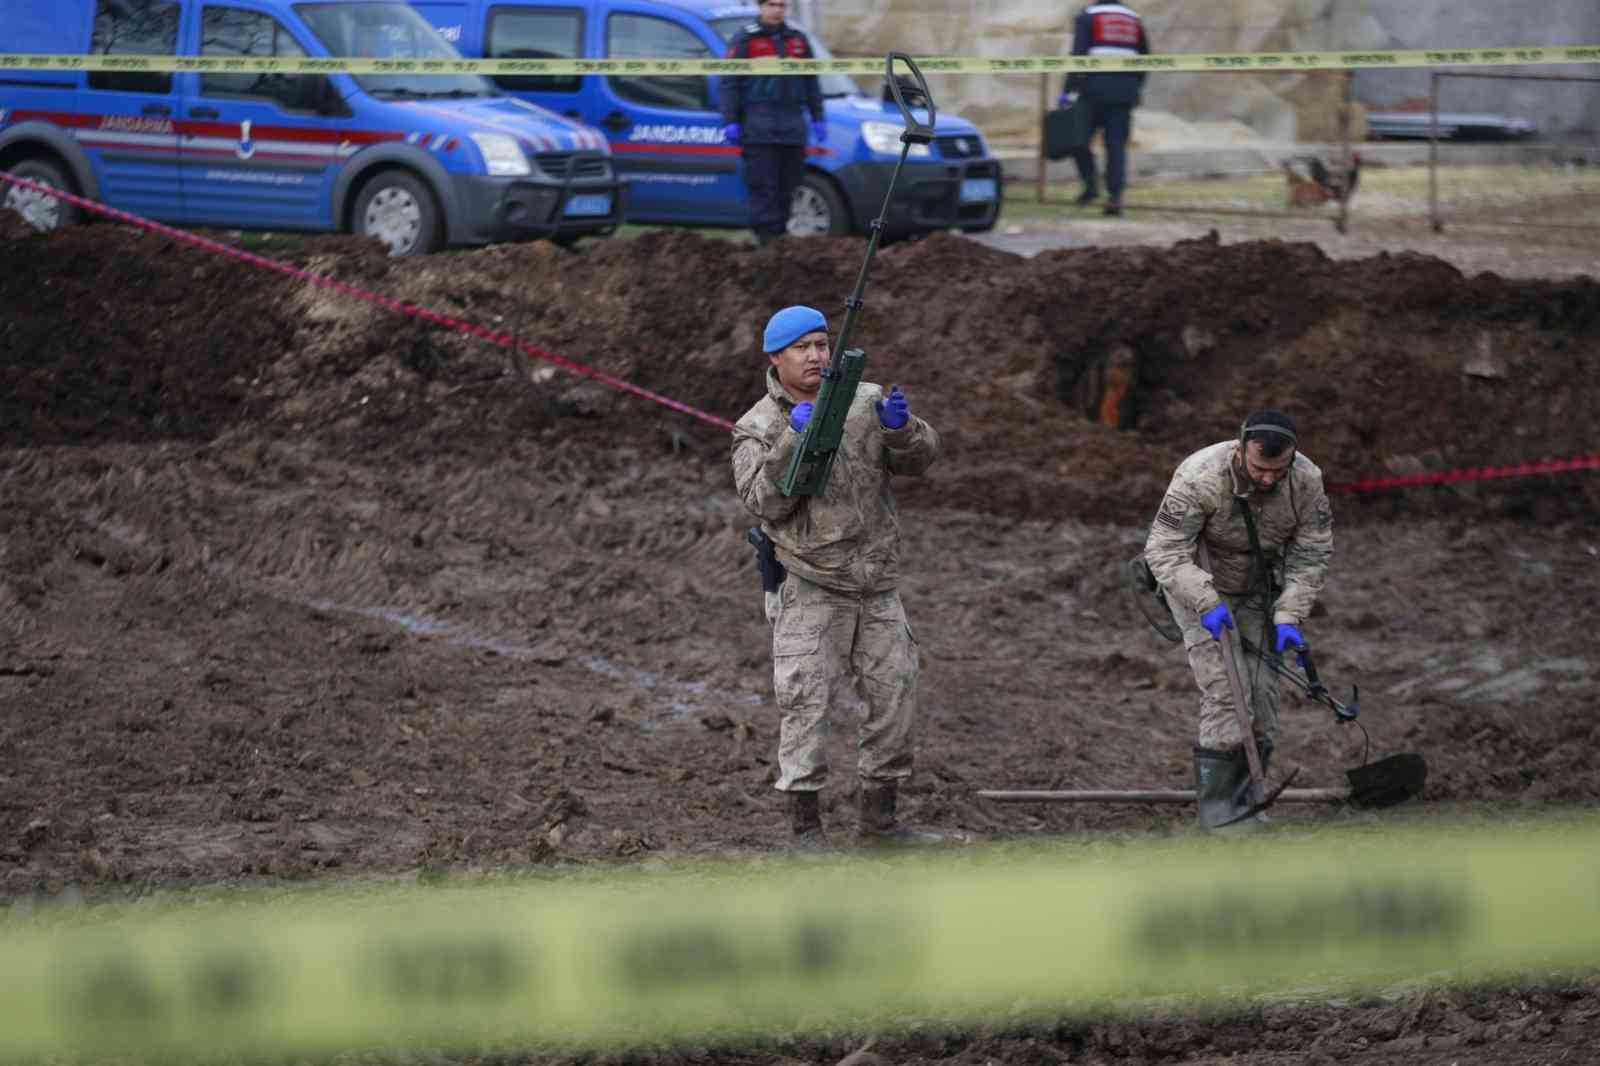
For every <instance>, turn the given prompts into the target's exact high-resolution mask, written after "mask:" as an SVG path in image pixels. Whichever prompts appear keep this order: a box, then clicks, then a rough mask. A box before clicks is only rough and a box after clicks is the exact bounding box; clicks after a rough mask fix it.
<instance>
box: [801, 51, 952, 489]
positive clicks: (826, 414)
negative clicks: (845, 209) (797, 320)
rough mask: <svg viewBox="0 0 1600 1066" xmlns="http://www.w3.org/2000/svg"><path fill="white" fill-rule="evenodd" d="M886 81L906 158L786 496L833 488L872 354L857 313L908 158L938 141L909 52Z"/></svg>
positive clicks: (890, 68) (890, 59) (870, 243)
mask: <svg viewBox="0 0 1600 1066" xmlns="http://www.w3.org/2000/svg"><path fill="white" fill-rule="evenodd" d="M896 59H898V60H901V61H902V62H904V63H905V65H906V66H907V67H909V68H910V69H911V75H912V77H913V78H915V79H916V82H917V92H919V93H921V95H922V100H923V102H924V103H925V104H926V105H927V110H928V121H927V122H918V121H917V119H916V116H915V115H913V114H912V113H911V108H910V107H909V106H908V105H907V104H906V100H905V94H904V92H903V90H902V89H901V87H900V83H899V81H898V80H897V79H896V78H895V73H894V62H895V60H896ZM883 67H884V77H886V78H888V80H889V92H890V94H891V95H892V96H893V97H894V103H895V106H896V107H898V108H899V109H900V117H901V118H903V119H904V120H905V124H906V127H905V129H904V130H903V131H902V132H901V134H900V158H899V159H897V160H896V161H895V164H894V173H893V174H891V175H890V177H889V187H888V189H886V190H885V191H884V194H883V207H882V208H881V209H880V210H879V211H878V217H877V218H875V219H873V220H872V232H871V233H870V234H868V236H867V254H866V257H865V258H863V259H862V261H861V271H860V273H859V274H857V275H856V287H855V291H854V292H852V293H851V294H850V297H849V299H847V300H846V301H845V312H844V324H843V325H841V326H840V327H839V336H838V339H837V340H835V342H834V345H833V354H832V356H831V357H830V358H829V360H828V366H827V368H826V369H825V370H823V372H822V387H821V388H820V389H819V390H818V391H817V398H816V401H815V402H814V405H813V407H812V411H811V418H810V419H809V420H808V421H807V422H806V428H805V430H804V432H803V433H802V434H801V438H800V447H799V448H797V449H796V450H795V454H794V458H793V459H792V460H790V462H789V469H788V470H787V471H786V472H785V473H784V476H783V478H782V480H780V481H779V482H778V488H779V489H781V490H782V492H783V494H784V495H785V496H820V495H822V491H823V490H824V489H825V488H827V487H828V475H829V473H831V472H832V470H833V458H834V456H835V455H837V454H838V451H839V442H840V441H841V440H843V439H844V420H845V416H846V415H848V414H849V413H850V405H851V403H853V402H854V401H855V398H856V386H857V385H859V384H860V383H861V373H862V371H863V370H865V369H866V363H867V355H866V353H865V352H863V351H862V350H861V349H860V348H851V347H850V334H851V333H852V332H853V331H854V329H855V324H856V313H857V312H858V311H860V310H861V307H862V302H863V301H862V296H863V295H864V294H865V293H866V291H867V275H868V273H869V272H870V270H871V268H872V257H873V255H874V254H876V252H877V250H878V240H879V238H880V237H881V236H882V234H883V227H884V224H885V222H887V221H888V218H889V204H890V202H891V201H892V200H893V199H894V187H895V185H896V184H897V183H898V182H899V180H900V171H901V169H902V168H904V167H905V165H906V156H907V155H908V154H910V152H911V146H912V145H913V144H927V143H928V142H930V141H932V140H933V123H934V119H935V118H936V117H937V113H936V112H935V111H934V107H933V94H932V93H931V92H929V91H928V82H927V80H926V79H925V78H923V76H922V71H921V70H920V69H919V68H918V67H917V64H916V62H915V61H914V60H913V59H912V58H911V57H910V56H909V55H906V54H905V53H904V52H890V53H889V54H888V55H887V56H886V57H885V58H884V63H883Z"/></svg>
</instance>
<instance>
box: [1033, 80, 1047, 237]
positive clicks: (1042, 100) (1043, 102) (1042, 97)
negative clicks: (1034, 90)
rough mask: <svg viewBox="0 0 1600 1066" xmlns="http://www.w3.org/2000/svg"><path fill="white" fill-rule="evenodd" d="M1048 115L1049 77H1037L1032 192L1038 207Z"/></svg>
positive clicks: (1043, 178)
mask: <svg viewBox="0 0 1600 1066" xmlns="http://www.w3.org/2000/svg"><path fill="white" fill-rule="evenodd" d="M1049 113H1050V75H1048V74H1040V75H1039V159H1038V166H1037V168H1036V175H1035V178H1034V192H1035V194H1036V195H1037V196H1038V198H1039V204H1040V206H1043V205H1044V188H1045V167H1046V165H1047V163H1046V161H1045V158H1044V120H1045V116H1047V115H1048V114H1049Z"/></svg>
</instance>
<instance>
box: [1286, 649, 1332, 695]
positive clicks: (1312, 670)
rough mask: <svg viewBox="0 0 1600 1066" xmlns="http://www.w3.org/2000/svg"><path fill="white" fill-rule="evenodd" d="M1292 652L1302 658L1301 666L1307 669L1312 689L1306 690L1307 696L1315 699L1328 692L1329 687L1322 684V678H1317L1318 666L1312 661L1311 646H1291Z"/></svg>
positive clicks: (1307, 676)
mask: <svg viewBox="0 0 1600 1066" xmlns="http://www.w3.org/2000/svg"><path fill="white" fill-rule="evenodd" d="M1290 650H1291V651H1293V652H1294V653H1295V654H1296V655H1298V656H1299V657H1300V665H1301V666H1303V667H1305V670H1306V680H1307V681H1309V682H1311V687H1310V688H1308V689H1307V690H1306V695H1307V696H1310V697H1311V698H1313V699H1315V698H1316V697H1318V696H1320V695H1322V694H1323V693H1324V692H1327V691H1328V688H1327V686H1326V685H1324V684H1323V683H1322V678H1320V677H1318V676H1317V664H1316V663H1314V662H1312V661H1311V645H1309V644H1295V645H1292V646H1291V648H1290Z"/></svg>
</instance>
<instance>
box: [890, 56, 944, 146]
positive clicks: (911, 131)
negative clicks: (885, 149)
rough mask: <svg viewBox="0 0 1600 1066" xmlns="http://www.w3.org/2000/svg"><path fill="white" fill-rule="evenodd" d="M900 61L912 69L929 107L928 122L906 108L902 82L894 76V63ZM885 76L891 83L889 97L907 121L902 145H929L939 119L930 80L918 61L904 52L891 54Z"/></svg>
mask: <svg viewBox="0 0 1600 1066" xmlns="http://www.w3.org/2000/svg"><path fill="white" fill-rule="evenodd" d="M896 59H899V60H901V61H903V62H904V63H905V65H906V66H908V67H910V68H911V76H912V77H913V78H915V79H916V82H917V91H918V92H919V93H921V94H922V99H923V101H924V102H926V103H927V105H928V121H927V122H925V123H924V122H918V121H917V120H916V117H915V116H914V115H912V114H911V108H910V107H908V106H906V98H905V95H904V94H903V93H902V92H901V91H900V82H899V79H897V78H896V77H895V76H894V61H895V60H896ZM883 76H884V78H886V79H887V80H888V82H889V95H891V96H893V97H894V106H895V107H898V108H899V109H900V117H901V118H903V119H905V120H906V128H905V131H904V132H902V133H901V134H900V141H901V143H902V144H927V143H928V142H929V141H931V140H933V122H934V119H936V118H938V117H939V113H938V112H937V111H936V110H934V106H933V93H931V92H930V91H928V79H926V78H924V77H923V76H922V70H921V69H920V68H919V67H918V66H917V62H916V60H914V59H912V58H911V57H910V56H908V55H906V54H905V53H904V52H890V53H889V54H888V55H887V56H885V57H884V59H883Z"/></svg>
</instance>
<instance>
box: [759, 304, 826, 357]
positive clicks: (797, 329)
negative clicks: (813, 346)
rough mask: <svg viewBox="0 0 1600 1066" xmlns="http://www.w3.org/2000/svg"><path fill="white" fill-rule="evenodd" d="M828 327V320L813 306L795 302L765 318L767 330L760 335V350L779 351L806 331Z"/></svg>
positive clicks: (802, 335) (824, 329) (812, 331)
mask: <svg viewBox="0 0 1600 1066" xmlns="http://www.w3.org/2000/svg"><path fill="white" fill-rule="evenodd" d="M819 329H820V330H822V331H824V332H826V331H827V329H828V320H827V319H826V318H824V317H823V316H822V312H821V311H818V310H817V309H816V308H815V307H806V306H804V305H802V304H795V305H794V306H793V307H785V308H784V309H783V310H782V311H779V312H778V313H777V314H775V315H773V316H772V317H771V318H770V319H768V320H767V331H766V333H764V334H763V335H762V337H761V350H762V351H764V352H779V351H782V350H783V349H785V348H787V347H789V345H791V344H793V343H794V342H795V341H797V340H799V339H800V338H801V337H804V336H805V335H806V334H807V333H815V332H816V331H817V330H819Z"/></svg>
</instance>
